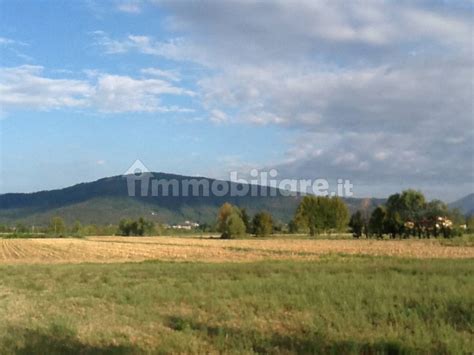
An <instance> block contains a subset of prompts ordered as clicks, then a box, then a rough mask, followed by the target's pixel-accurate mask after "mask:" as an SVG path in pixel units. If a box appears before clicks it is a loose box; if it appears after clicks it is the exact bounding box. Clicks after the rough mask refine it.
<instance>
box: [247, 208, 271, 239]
mask: <svg viewBox="0 0 474 355" xmlns="http://www.w3.org/2000/svg"><path fill="white" fill-rule="evenodd" d="M252 225H253V233H254V234H255V235H256V236H257V237H265V236H268V235H270V234H271V233H272V231H273V218H272V215H271V214H270V213H268V212H259V213H257V214H256V215H255V216H254V217H253V220H252Z"/></svg>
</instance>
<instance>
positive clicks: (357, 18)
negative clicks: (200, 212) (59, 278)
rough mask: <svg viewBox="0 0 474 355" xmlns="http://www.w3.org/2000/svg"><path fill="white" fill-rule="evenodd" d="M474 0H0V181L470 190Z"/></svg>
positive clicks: (33, 186)
mask: <svg viewBox="0 0 474 355" xmlns="http://www.w3.org/2000/svg"><path fill="white" fill-rule="evenodd" d="M473 16H474V7H473V3H472V2H471V1H469V0H467V1H461V0H458V1H448V0H446V1H382V0H379V1H371V0H367V1H352V2H348V1H337V0H331V1H329V0H326V1H317V0H301V1H288V0H281V1H278V0H276V1H252V0H231V1H218V0H215V1H206V0H202V1H161V0H143V1H138V0H137V1H133V0H132V1H119V0H117V1H114V0H110V1H105V0H85V1H65V0H62V1H61V0H58V1H53V0H50V1H46V0H43V1H26V0H23V1H13V0H0V128H1V134H0V139H1V159H0V163H1V166H0V170H1V181H0V182H1V192H29V191H36V190H40V189H51V188H58V187H64V186H68V185H70V184H74V183H78V182H82V181H90V180H94V179H97V178H101V177H104V176H110V175H118V174H121V173H122V172H124V171H125V170H127V168H128V167H129V166H130V165H131V164H132V162H133V161H134V160H135V159H137V158H138V159H140V160H142V161H143V162H144V163H145V164H146V165H147V166H148V167H149V168H150V169H152V170H154V171H164V172H173V173H180V174H188V175H203V176H209V177H220V178H226V177H228V176H229V175H228V174H229V171H231V170H238V171H241V172H243V173H245V172H248V170H249V169H250V168H259V169H268V168H276V169H277V170H278V172H279V177H291V178H326V179H328V180H329V181H332V180H335V179H337V178H345V179H351V180H352V182H353V184H354V192H355V195H356V196H380V197H383V196H386V195H388V194H390V193H392V192H395V191H399V190H401V189H403V188H407V187H413V188H416V189H420V190H422V191H423V192H425V193H426V194H427V195H428V196H429V197H432V198H434V197H438V198H442V199H445V200H447V201H451V200H454V199H456V198H458V197H461V196H463V195H465V194H467V193H470V192H473V191H474V186H473V181H474V161H473V159H474V143H473V142H474V139H473V138H474V137H473V136H474V112H473V99H474V97H473V85H474V84H473V83H474V77H473V75H474V74H473V73H474V72H473V46H474V44H473V23H474V20H473Z"/></svg>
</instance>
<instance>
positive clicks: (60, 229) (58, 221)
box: [48, 216, 66, 237]
mask: <svg viewBox="0 0 474 355" xmlns="http://www.w3.org/2000/svg"><path fill="white" fill-rule="evenodd" d="M65 231H66V224H65V223H64V220H63V219H62V218H61V217H58V216H55V217H53V218H51V220H50V221H49V226H48V232H49V233H51V234H53V235H54V236H56V237H59V236H64V233H65Z"/></svg>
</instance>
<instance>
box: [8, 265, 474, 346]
mask: <svg viewBox="0 0 474 355" xmlns="http://www.w3.org/2000/svg"><path fill="white" fill-rule="evenodd" d="M473 294H474V260H407V259H405V260H404V259H396V258H376V257H343V256H332V257H326V258H323V259H321V260H320V261H317V262H259V263H248V264H203V263H163V262H145V263H140V264H131V263H130V264H108V265H106V264H102V265H97V264H82V265H42V266H33V265H31V266H28V265H21V266H1V267H0V319H1V322H0V349H1V350H0V353H25V354H27V353H32V352H34V353H49V354H50V353H104V352H105V353H140V352H154V353H156V352H162V353H171V352H173V353H176V352H195V353H206V352H225V353H229V352H230V353H232V352H234V353H242V352H244V353H245V352H247V353H251V352H299V353H308V352H313V353H321V352H322V353H360V352H363V353H369V354H372V353H399V352H401V353H412V352H417V353H419V352H421V353H466V352H472V351H474V342H473V321H474V315H473V313H474V300H473V297H472V295H473Z"/></svg>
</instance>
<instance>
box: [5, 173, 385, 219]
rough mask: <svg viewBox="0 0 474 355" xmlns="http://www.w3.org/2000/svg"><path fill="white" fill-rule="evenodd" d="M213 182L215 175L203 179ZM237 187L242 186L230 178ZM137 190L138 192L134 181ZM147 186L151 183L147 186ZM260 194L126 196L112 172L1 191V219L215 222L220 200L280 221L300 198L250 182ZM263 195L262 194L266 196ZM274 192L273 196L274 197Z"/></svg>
mask: <svg viewBox="0 0 474 355" xmlns="http://www.w3.org/2000/svg"><path fill="white" fill-rule="evenodd" d="M153 176H154V178H156V179H167V180H171V179H176V180H178V181H180V182H181V181H182V180H184V179H193V178H192V177H188V176H181V175H173V174H165V173H153ZM205 180H207V181H208V182H209V184H212V182H213V181H216V180H213V179H205ZM231 184H232V185H233V186H237V187H239V188H241V187H242V186H243V185H237V184H235V183H231ZM136 187H137V195H139V191H138V186H136ZM150 189H151V188H150ZM254 189H257V191H258V196H257V197H253V196H250V193H248V194H247V195H245V196H242V197H231V196H229V195H228V194H227V195H224V196H216V195H215V194H211V196H207V197H206V196H203V195H202V194H200V195H198V196H182V195H181V196H179V197H174V196H167V197H165V196H157V197H153V196H151V193H150V194H149V196H148V197H129V196H128V192H127V181H126V179H125V178H124V177H123V176H113V177H108V178H103V179H100V180H97V181H93V182H88V183H81V184H77V185H74V186H70V187H67V188H64V189H58V190H51V191H41V192H35V193H27V194H25V193H9V194H3V195H0V223H8V224H10V223H17V222H23V223H27V224H35V225H41V224H46V223H47V222H48V221H49V220H50V218H51V217H52V216H55V215H58V216H61V217H63V218H64V219H65V220H66V221H67V222H68V223H72V222H74V221H75V220H79V221H81V222H82V223H96V224H108V223H117V222H118V221H119V220H120V219H121V218H125V217H138V216H144V217H146V218H148V219H151V220H154V221H155V222H161V223H179V222H182V221H184V220H192V221H197V222H200V223H204V222H205V223H213V222H214V221H215V216H216V212H217V209H218V208H219V206H221V205H222V204H223V203H224V202H230V203H232V204H235V205H237V206H240V207H244V208H246V209H247V210H248V211H249V213H250V214H253V213H255V212H257V211H259V210H268V211H271V213H272V214H273V215H274V217H275V218H276V219H278V220H280V221H282V222H287V221H289V220H290V219H291V218H292V216H293V214H294V212H295V210H296V207H297V205H298V203H299V200H300V197H294V196H293V197H287V196H284V194H282V191H281V190H275V189H271V188H269V187H263V186H254ZM265 195H266V196H265ZM272 195H276V196H274V197H273V196H272ZM345 201H346V203H347V204H348V206H349V208H350V209H351V210H355V209H357V208H359V207H360V206H361V204H362V203H364V204H366V205H368V206H369V208H373V207H374V206H376V205H377V204H380V203H382V202H383V200H376V199H356V198H348V199H346V200H345Z"/></svg>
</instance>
